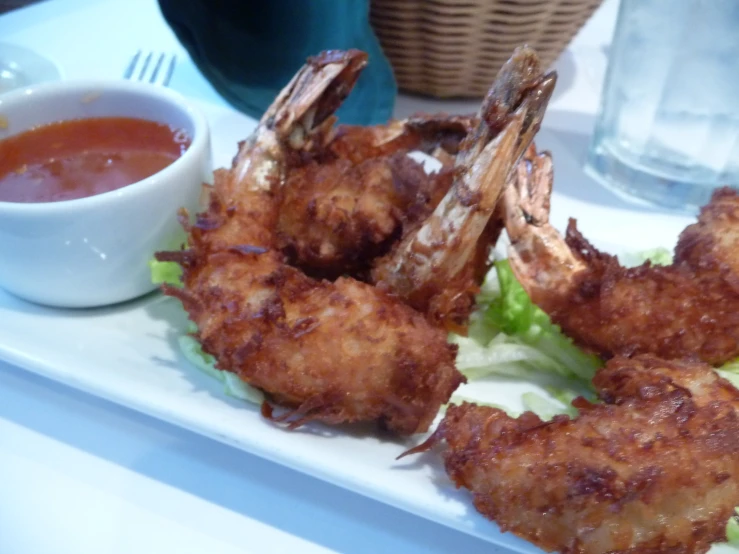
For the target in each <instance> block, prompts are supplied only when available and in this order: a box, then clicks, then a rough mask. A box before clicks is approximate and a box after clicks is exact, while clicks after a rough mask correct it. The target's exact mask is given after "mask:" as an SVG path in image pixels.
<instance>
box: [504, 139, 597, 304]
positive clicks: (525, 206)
mask: <svg viewBox="0 0 739 554" xmlns="http://www.w3.org/2000/svg"><path fill="white" fill-rule="evenodd" d="M553 180H554V168H553V164H552V156H551V154H549V152H542V153H539V154H537V153H536V149H535V148H534V147H531V148H529V149H528V150H527V152H526V155H525V156H524V161H523V163H521V164H519V165H518V167H517V168H516V171H515V172H514V173H513V175H512V176H511V179H510V180H509V183H508V186H507V187H506V189H505V191H504V192H503V211H504V219H505V226H506V231H507V233H508V237H509V239H510V241H511V244H510V246H509V248H508V261H509V263H510V266H511V270H512V271H513V274H514V275H515V276H516V279H518V281H519V282H520V283H521V284H522V285H523V287H524V289H525V290H526V292H528V294H529V296H530V297H531V299H532V301H533V302H534V303H535V304H537V305H538V306H540V307H541V308H542V309H544V310H545V311H547V310H548V309H553V307H554V304H557V305H558V304H559V303H560V300H561V299H564V298H567V297H568V296H569V294H570V292H571V289H572V287H574V286H576V279H575V275H576V274H578V273H579V272H581V271H582V270H585V269H586V267H587V266H586V263H585V262H584V260H583V259H582V258H581V257H580V256H577V255H576V254H575V253H574V252H573V251H572V249H571V248H570V247H569V246H568V244H567V242H566V241H565V239H564V237H562V235H560V234H559V232H557V230H556V229H555V228H554V227H552V225H551V224H550V223H549V208H550V199H551V195H552V183H553ZM550 304H552V305H551V306H550Z"/></svg>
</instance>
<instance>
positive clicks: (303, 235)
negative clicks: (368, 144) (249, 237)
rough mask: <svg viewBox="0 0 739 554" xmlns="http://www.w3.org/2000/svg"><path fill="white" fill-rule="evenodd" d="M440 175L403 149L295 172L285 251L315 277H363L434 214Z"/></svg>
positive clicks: (285, 195) (284, 205) (281, 239)
mask: <svg viewBox="0 0 739 554" xmlns="http://www.w3.org/2000/svg"><path fill="white" fill-rule="evenodd" d="M434 178H435V176H430V175H428V174H427V173H426V172H425V171H424V169H423V167H422V166H421V165H420V164H419V163H418V162H416V161H414V160H412V159H411V158H409V157H408V156H407V155H406V153H404V152H401V153H397V154H393V155H390V156H384V157H377V158H370V159H367V160H365V161H362V162H361V163H359V164H357V165H353V164H352V163H351V162H350V161H349V160H347V159H338V160H335V161H334V162H332V163H315V162H311V163H307V164H305V165H303V166H302V167H299V168H295V169H292V170H291V171H290V172H289V174H288V178H287V180H286V183H285V185H284V186H283V187H282V189H281V190H282V200H281V206H280V214H279V219H278V222H277V236H278V247H279V248H280V249H282V250H283V251H284V252H285V253H286V254H287V255H288V257H289V259H290V260H292V261H294V264H295V265H296V266H297V267H300V268H302V269H304V270H305V271H307V272H310V273H312V274H317V275H322V276H327V277H333V278H335V277H337V276H339V275H342V274H356V273H357V272H359V271H361V270H363V269H366V268H368V267H369V265H370V264H371V263H372V260H373V259H374V258H375V257H377V256H380V255H383V254H385V253H386V252H387V251H388V250H389V248H390V246H391V245H392V242H393V241H394V240H397V238H398V237H399V236H400V235H401V233H402V230H403V226H404V225H412V224H413V223H414V222H415V221H417V220H418V219H419V218H421V217H425V216H426V215H427V214H428V212H429V211H430V209H429V208H428V207H427V205H428V204H429V201H430V191H431V190H432V184H433V181H434Z"/></svg>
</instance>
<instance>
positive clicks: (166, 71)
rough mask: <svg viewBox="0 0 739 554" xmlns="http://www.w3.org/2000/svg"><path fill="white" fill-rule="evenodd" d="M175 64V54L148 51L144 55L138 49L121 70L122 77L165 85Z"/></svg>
mask: <svg viewBox="0 0 739 554" xmlns="http://www.w3.org/2000/svg"><path fill="white" fill-rule="evenodd" d="M175 65H177V56H176V55H174V54H165V53H164V52H162V53H159V54H155V53H154V52H151V51H150V52H147V53H146V55H145V56H144V52H143V51H142V50H139V51H138V52H136V54H135V55H134V56H133V58H131V61H130V63H129V64H128V66H127V67H126V70H125V71H124V72H123V77H124V78H125V79H131V80H133V81H144V82H149V83H153V84H156V85H162V86H165V87H166V86H167V85H168V84H169V81H170V79H172V74H173V73H174V68H175Z"/></svg>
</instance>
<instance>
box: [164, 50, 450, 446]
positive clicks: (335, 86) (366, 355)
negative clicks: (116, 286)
mask: <svg viewBox="0 0 739 554" xmlns="http://www.w3.org/2000/svg"><path fill="white" fill-rule="evenodd" d="M364 61H366V55H364V54H362V53H360V52H356V51H349V52H326V53H324V54H322V55H321V56H319V57H317V58H311V59H309V61H308V64H306V66H304V67H303V68H302V69H301V70H300V71H299V72H298V74H297V75H296V77H295V78H294V79H293V81H291V83H290V84H289V85H288V86H287V87H286V88H285V90H283V92H282V93H281V94H280V95H279V96H278V98H277V100H276V101H275V103H274V104H273V105H272V106H271V107H270V108H269V109H268V110H267V112H266V113H265V115H264V117H263V118H262V120H261V121H260V123H259V125H258V126H257V128H256V130H255V131H254V133H253V134H252V136H251V137H249V138H248V139H247V140H246V141H244V142H243V143H242V144H241V146H240V149H239V152H238V154H237V156H236V158H235V159H234V162H233V167H232V168H231V169H230V170H228V171H226V170H220V171H217V172H216V173H215V175H214V177H215V182H214V186H213V190H212V191H211V192H210V205H209V207H208V209H207V210H206V211H205V212H203V213H201V214H199V215H198V217H197V220H196V222H195V223H194V224H190V223H189V221H188V218H187V217H184V216H183V218H182V221H183V225H184V226H185V228H186V230H187V231H188V239H187V242H188V248H187V249H186V250H180V251H175V252H162V253H158V254H157V258H158V259H159V260H169V261H175V262H178V263H179V264H180V266H181V267H182V270H183V275H182V288H178V287H173V286H165V287H164V292H165V293H167V294H169V295H171V296H174V297H177V298H179V299H180V300H181V301H182V304H183V306H184V307H185V309H186V310H187V312H188V314H189V316H190V318H191V319H192V320H193V321H194V322H195V323H196V324H197V328H198V331H197V333H196V334H195V336H196V338H197V339H198V340H199V341H200V343H201V344H202V347H203V350H204V351H205V352H208V353H209V354H212V355H213V356H214V357H215V358H216V365H217V367H218V368H220V369H223V370H226V371H231V372H234V373H236V374H237V375H239V377H240V378H241V379H243V380H244V381H246V382H248V383H249V384H251V385H254V386H256V387H258V388H260V389H262V390H264V391H265V392H266V393H267V394H268V396H269V397H270V398H271V399H272V400H273V401H274V402H276V403H278V404H280V405H282V406H284V407H286V408H288V409H289V411H288V412H287V413H285V414H282V415H281V416H279V417H277V418H275V419H278V420H282V421H288V422H289V425H290V426H292V427H294V426H296V425H300V424H301V423H303V422H305V421H310V420H317V421H322V422H325V423H331V424H337V423H343V422H358V421H377V422H379V423H380V424H381V425H383V426H384V427H386V428H388V429H389V430H391V431H393V432H396V433H401V434H407V433H414V432H420V431H424V430H426V429H427V428H428V426H429V425H430V423H431V421H432V420H433V419H434V417H435V416H436V414H437V412H438V410H439V408H440V406H441V405H442V404H444V403H446V402H447V401H448V399H449V397H450V396H451V394H452V392H453V391H454V390H455V389H456V388H457V387H458V386H459V384H460V383H462V382H463V381H464V377H463V376H462V375H461V374H460V373H459V372H458V371H457V369H456V368H455V366H454V359H455V356H456V349H455V348H454V347H453V346H451V345H449V344H447V340H446V339H447V337H446V333H445V332H444V331H442V330H441V329H438V328H436V327H434V326H432V325H431V324H430V323H429V322H428V321H427V320H426V318H425V317H424V315H423V314H420V313H417V312H415V311H413V310H412V309H411V308H410V307H408V306H406V305H405V304H403V303H402V302H401V301H400V300H398V299H395V298H393V297H391V296H389V295H387V294H385V293H383V292H381V291H380V290H378V289H376V288H374V287H372V286H370V285H367V284H364V283H360V282H358V281H355V280H352V279H339V280H338V281H336V282H335V283H330V282H328V281H317V280H314V279H311V278H310V277H308V276H306V275H305V274H304V273H303V272H301V271H300V270H299V269H297V268H294V267H291V266H290V265H288V264H287V263H286V260H285V257H284V255H283V254H282V252H281V251H280V250H279V249H278V248H277V233H276V229H277V221H278V214H279V209H280V203H279V193H280V187H281V186H282V184H283V183H284V181H285V177H286V173H287V159H288V158H289V157H290V153H289V152H288V150H289V148H288V147H287V143H288V142H289V143H290V148H293V149H297V148H300V147H304V148H310V147H311V145H312V144H316V143H320V142H321V141H322V140H323V139H322V137H323V135H324V134H325V133H326V132H328V131H329V125H328V124H329V123H330V118H329V116H330V114H331V112H332V109H335V107H336V106H337V105H338V102H340V100H341V97H342V95H346V94H347V93H348V91H349V90H350V89H351V85H352V84H353V82H354V80H356V77H357V75H358V73H359V70H360V69H361V67H362V65H363V63H364ZM301 141H302V142H301ZM271 411H272V410H271V406H269V405H268V404H265V405H264V406H263V413H264V414H265V415H267V416H270V417H271Z"/></svg>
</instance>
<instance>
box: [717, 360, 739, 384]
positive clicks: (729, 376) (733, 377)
mask: <svg viewBox="0 0 739 554" xmlns="http://www.w3.org/2000/svg"><path fill="white" fill-rule="evenodd" d="M716 372H717V373H718V374H719V375H720V376H721V377H723V378H724V379H726V380H727V381H730V382H731V384H732V385H734V386H735V387H737V388H739V358H737V359H736V360H732V361H730V362H726V363H725V364H724V365H722V366H721V367H719V368H718V369H716Z"/></svg>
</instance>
